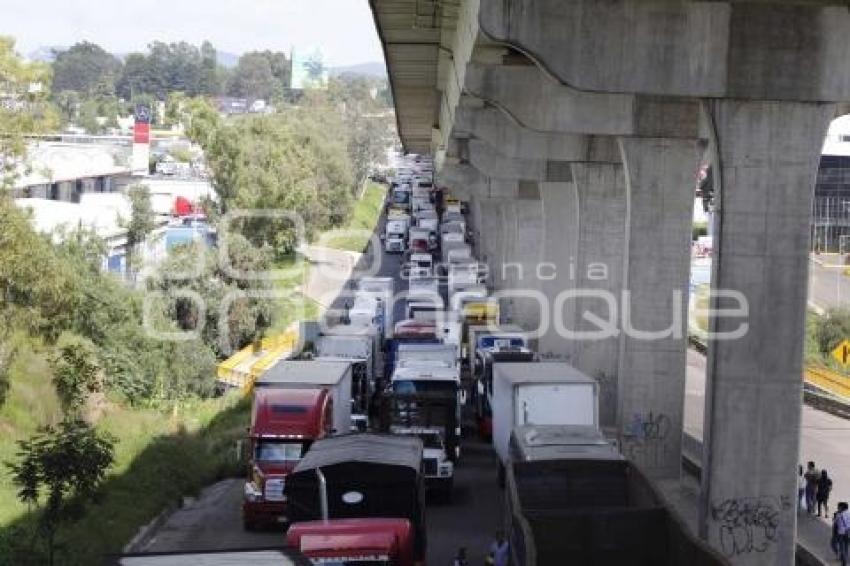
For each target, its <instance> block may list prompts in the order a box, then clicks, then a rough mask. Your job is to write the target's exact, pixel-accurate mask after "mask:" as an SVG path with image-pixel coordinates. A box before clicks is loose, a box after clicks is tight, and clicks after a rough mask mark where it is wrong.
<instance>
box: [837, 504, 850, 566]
mask: <svg viewBox="0 0 850 566" xmlns="http://www.w3.org/2000/svg"><path fill="white" fill-rule="evenodd" d="M835 534H836V539H837V540H836V542H837V545H838V559H839V560H841V566H847V543H848V541H850V511H848V507H847V502H846V501H841V502H839V503H838V512H837V513H836V514H835Z"/></svg>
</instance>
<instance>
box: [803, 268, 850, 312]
mask: <svg viewBox="0 0 850 566" xmlns="http://www.w3.org/2000/svg"><path fill="white" fill-rule="evenodd" d="M815 259H816V260H817V261H815V260H813V261H810V262H809V301H810V302H811V303H814V304H815V305H816V306H817V307H819V308H822V309H830V308H835V307H845V308H846V307H850V277H847V276H846V275H844V266H841V265H838V266H836V265H834V264H833V265H830V263H829V261H830V260H832V261H835V259H836V258H835V257H827V258H815ZM824 260H826V261H824ZM821 262H823V264H822V263H821Z"/></svg>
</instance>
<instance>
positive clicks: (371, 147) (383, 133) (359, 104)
mask: <svg viewBox="0 0 850 566" xmlns="http://www.w3.org/2000/svg"><path fill="white" fill-rule="evenodd" d="M382 84H383V81H379V80H375V79H367V78H364V77H358V76H353V77H352V76H348V77H340V78H335V79H332V80H331V81H330V83H329V85H328V97H329V99H330V100H331V101H332V102H334V103H336V104H338V105H340V106H341V107H342V108H343V120H344V122H345V129H346V130H347V132H348V137H347V150H348V154H349V157H350V159H351V164H352V167H353V170H354V179H355V186H356V187H358V188H359V187H362V186H363V183H365V181H366V179H367V178H368V176H369V174H370V173H371V172H372V170H373V169H374V166H375V164H376V163H380V162H382V161H384V160H385V158H386V151H387V148H388V147H389V146H390V145H391V144H392V141H393V135H392V124H393V121H394V119H395V118H394V115H393V113H392V112H391V111H390V109H389V108H387V107H386V106H385V103H384V100H382V99H381V98H380V97H378V96H375V97H373V96H372V93H373V92H375V93H378V92H379V91H380V87H381V85H382Z"/></svg>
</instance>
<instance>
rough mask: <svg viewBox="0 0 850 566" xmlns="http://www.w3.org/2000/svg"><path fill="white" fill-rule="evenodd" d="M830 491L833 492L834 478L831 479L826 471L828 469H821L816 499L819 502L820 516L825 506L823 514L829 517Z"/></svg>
mask: <svg viewBox="0 0 850 566" xmlns="http://www.w3.org/2000/svg"><path fill="white" fill-rule="evenodd" d="M830 492H832V479H830V477H829V474H827V473H826V470H821V471H820V477H819V478H818V489H817V493H815V499H816V500H817V502H818V517H820V516H821V515H820V510H821V507H823V516H824V517H829V494H830Z"/></svg>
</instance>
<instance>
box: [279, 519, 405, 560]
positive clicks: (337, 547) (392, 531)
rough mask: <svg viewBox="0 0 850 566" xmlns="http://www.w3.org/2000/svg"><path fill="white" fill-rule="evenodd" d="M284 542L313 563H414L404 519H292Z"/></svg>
mask: <svg viewBox="0 0 850 566" xmlns="http://www.w3.org/2000/svg"><path fill="white" fill-rule="evenodd" d="M286 544H287V546H289V547H291V548H293V549H296V550H298V551H300V552H301V553H302V554H303V555H304V556H306V557H307V558H308V559H310V560H311V561H313V563H314V564H360V563H364V564H374V565H376V566H377V565H381V566H384V565H385V566H413V564H414V560H413V527H412V526H411V525H410V521H408V520H407V519H390V518H388V519H372V518H364V519H334V520H330V521H306V522H303V523H295V524H293V525H292V526H291V527H290V528H289V531H288V532H287V533H286Z"/></svg>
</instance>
